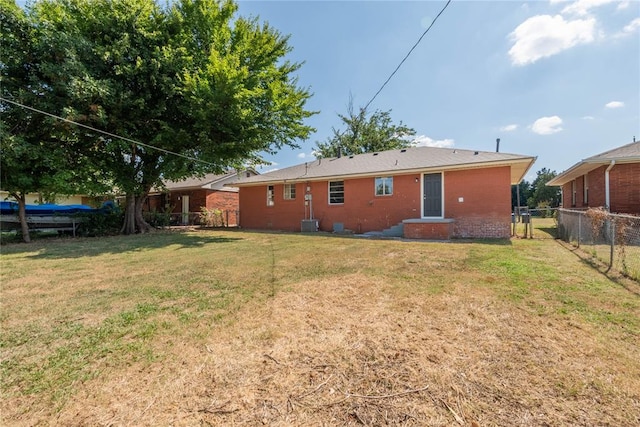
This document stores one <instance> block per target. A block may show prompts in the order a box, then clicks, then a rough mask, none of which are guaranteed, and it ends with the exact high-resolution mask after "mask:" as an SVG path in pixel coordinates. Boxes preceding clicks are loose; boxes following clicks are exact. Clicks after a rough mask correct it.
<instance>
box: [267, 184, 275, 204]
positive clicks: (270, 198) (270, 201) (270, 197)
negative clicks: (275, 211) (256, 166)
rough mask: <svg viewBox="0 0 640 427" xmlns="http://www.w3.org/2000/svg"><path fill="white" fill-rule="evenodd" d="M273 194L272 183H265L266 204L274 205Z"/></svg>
mask: <svg viewBox="0 0 640 427" xmlns="http://www.w3.org/2000/svg"><path fill="white" fill-rule="evenodd" d="M273 194H274V192H273V185H267V206H273V205H274V200H273Z"/></svg>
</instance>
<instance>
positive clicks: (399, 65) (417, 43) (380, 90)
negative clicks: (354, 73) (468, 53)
mask: <svg viewBox="0 0 640 427" xmlns="http://www.w3.org/2000/svg"><path fill="white" fill-rule="evenodd" d="M449 3H451V0H448V1H447V4H445V5H444V7H443V8H442V10H441V11H440V12H439V13H438V14H437V15H436V17H435V18H433V21H431V25H429V28H427V29H426V30H425V31H424V33H422V35H421V36H420V38H419V39H418V41H417V42H416V43H415V44H414V45H413V47H412V48H411V49H410V50H409V53H407V55H406V56H405V57H404V58H403V59H402V61H400V64H398V66H397V67H396V69H395V70H393V73H391V75H390V76H389V78H388V79H387V80H386V81H385V82H384V83H383V84H382V86H380V89H378V91H377V92H376V94H375V95H373V98H371V100H369V102H367V105H365V106H364V111H366V110H367V108H368V107H369V105H370V104H371V103H372V102H373V100H374V99H376V97H377V96H378V94H380V92H382V89H384V87H385V86H386V85H387V83H389V80H391V78H392V77H393V76H394V75H395V74H396V72H398V70H399V69H400V67H402V64H404V62H405V61H406V60H407V58H409V55H411V53H412V52H413V50H414V49H415V48H416V47H417V46H418V45H419V44H420V42H421V41H422V39H423V37H424V36H426V35H427V33H428V32H429V30H430V29H431V27H433V24H435V23H436V21H437V20H438V18H439V17H440V15H442V12H444V10H445V9H446V8H447V7H448V6H449Z"/></svg>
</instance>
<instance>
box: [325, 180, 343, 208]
mask: <svg viewBox="0 0 640 427" xmlns="http://www.w3.org/2000/svg"><path fill="white" fill-rule="evenodd" d="M341 203H344V181H329V204H330V205H339V204H341Z"/></svg>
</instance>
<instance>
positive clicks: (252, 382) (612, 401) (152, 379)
mask: <svg viewBox="0 0 640 427" xmlns="http://www.w3.org/2000/svg"><path fill="white" fill-rule="evenodd" d="M114 242H115V243H116V244H115V245H114V244H111V245H105V246H104V247H102V248H98V247H94V249H93V252H89V253H88V255H86V258H87V260H85V261H86V264H85V266H84V267H81V265H82V262H80V263H79V264H77V265H75V266H74V268H75V271H76V272H79V275H80V276H85V273H87V275H86V277H85V278H79V279H78V280H77V281H71V283H66V282H62V281H59V280H58V279H57V278H65V280H66V278H68V275H69V274H70V273H69V271H64V270H65V266H64V263H62V262H60V261H63V260H65V259H66V260H67V261H72V260H75V261H82V260H83V257H75V258H74V257H69V258H65V257H64V253H65V251H72V248H67V249H65V248H61V247H60V246H56V247H55V248H48V247H44V248H42V249H38V250H36V251H31V250H30V249H26V250H25V249H23V248H26V247H25V246H20V247H17V249H16V248H10V250H8V251H6V252H4V253H3V255H2V256H3V271H2V275H3V277H2V279H3V280H2V283H3V289H2V296H3V302H4V301H5V296H6V295H8V296H9V297H10V300H11V306H5V307H3V315H2V348H3V358H2V367H3V371H2V372H3V384H2V386H3V395H4V396H5V398H4V399H3V402H2V404H1V405H2V406H1V407H0V409H1V413H2V417H3V418H2V421H3V422H4V423H5V424H11V425H48V424H58V425H176V426H178V425H185V426H190V425H273V426H278V425H281V426H285V425H301V426H302V425H305V426H306V425H432V426H439V425H440V426H450V425H466V426H469V425H481V426H491V425H523V426H530V425H620V426H626V425H628V426H632V425H636V424H637V423H638V422H639V421H640V379H639V378H640V361H639V359H638V357H637V356H638V347H639V344H640V302H639V301H638V299H639V297H638V294H636V293H634V292H632V291H630V290H629V289H627V288H624V287H622V286H619V285H618V284H616V283H615V282H612V281H610V280H609V279H607V278H606V277H604V276H602V275H600V274H598V273H596V272H594V270H592V269H591V268H590V267H589V266H587V265H585V264H583V263H582V262H581V261H580V259H579V258H576V257H575V256H574V255H573V254H571V253H570V252H568V251H566V249H564V248H563V247H561V246H560V245H558V244H556V243H555V242H554V241H552V240H526V241H525V240H521V241H520V240H515V241H513V242H511V244H510V243H509V242H476V243H455V244H434V243H421V242H399V241H365V240H359V239H349V238H333V237H323V236H311V237H309V236H300V235H289V234H261V233H239V232H235V233H234V232H226V233H220V232H196V233H190V234H186V235H181V234H178V235H156V236H140V237H139V240H138V241H137V242H138V244H137V245H135V244H133V243H130V244H129V246H127V245H124V244H122V243H121V241H120V240H117V239H116V240H115V241H114ZM131 242H133V241H131ZM98 245H99V244H98ZM94 246H95V245H94ZM113 246H119V249H118V251H120V252H121V253H120V252H118V251H115V250H112V249H110V248H111V247H113ZM5 261H8V262H9V263H10V264H13V266H12V269H11V270H10V271H16V269H20V268H21V266H22V267H24V266H25V265H29V266H30V271H31V272H26V271H23V274H16V276H18V277H13V274H10V271H6V270H5V269H4V265H5ZM24 263H26V264H24ZM51 263H57V267H56V268H53V269H52V267H51ZM138 266H140V268H141V269H142V270H144V271H145V274H144V275H140V274H138V271H137V267H138ZM96 269H98V271H99V270H100V269H104V270H105V271H110V272H111V273H112V274H118V279H117V280H113V281H112V280H109V279H106V278H103V279H100V278H101V277H104V275H102V274H93V275H89V274H88V273H89V272H90V271H94V272H95V271H96ZM45 270H46V271H49V272H53V273H52V274H53V276H52V277H50V282H49V284H48V286H49V289H48V290H47V289H45V288H43V287H42V284H40V283H38V281H37V280H34V279H33V278H32V277H33V276H34V275H35V276H38V274H39V272H41V271H45ZM59 270H61V271H59ZM5 284H6V286H5ZM636 285H637V284H635V285H634V284H631V285H629V287H630V288H631V289H632V290H633V289H638V288H637V287H636V288H633V286H636ZM21 287H22V288H25V291H26V292H25V293H24V294H22V293H21V292H20V291H19V289H20V288H21ZM38 293H45V294H46V298H45V299H47V298H51V299H53V300H55V301H56V304H57V305H56V306H51V307H49V309H48V311H47V309H46V307H45V306H43V307H41V308H39V309H38V311H37V312H36V313H30V312H29V310H28V309H26V308H24V306H25V305H28V304H29V302H30V300H31V299H33V297H34V295H37V294H38ZM65 301H66V302H65ZM21 337H22V338H21ZM474 423H475V424H474Z"/></svg>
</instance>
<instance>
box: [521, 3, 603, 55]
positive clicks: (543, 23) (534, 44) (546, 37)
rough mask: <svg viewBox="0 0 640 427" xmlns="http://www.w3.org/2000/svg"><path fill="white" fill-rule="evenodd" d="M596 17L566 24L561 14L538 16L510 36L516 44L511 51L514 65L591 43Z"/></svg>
mask: <svg viewBox="0 0 640 427" xmlns="http://www.w3.org/2000/svg"><path fill="white" fill-rule="evenodd" d="M595 26H596V20H595V18H587V19H575V20H569V21H565V19H564V18H563V17H562V16H560V15H555V16H551V15H536V16H533V17H531V18H529V19H527V20H526V21H524V22H523V23H522V24H520V25H518V27H517V28H516V29H515V30H513V32H512V33H511V34H510V35H509V37H510V38H511V40H513V42H514V44H513V46H512V47H511V49H510V50H509V56H510V57H511V62H512V64H514V65H527V64H532V63H534V62H536V61H537V60H539V59H541V58H545V57H548V56H552V55H555V54H557V53H560V52H562V51H563V50H566V49H569V48H572V47H574V46H576V45H579V44H584V43H591V42H593V40H594V35H595Z"/></svg>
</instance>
